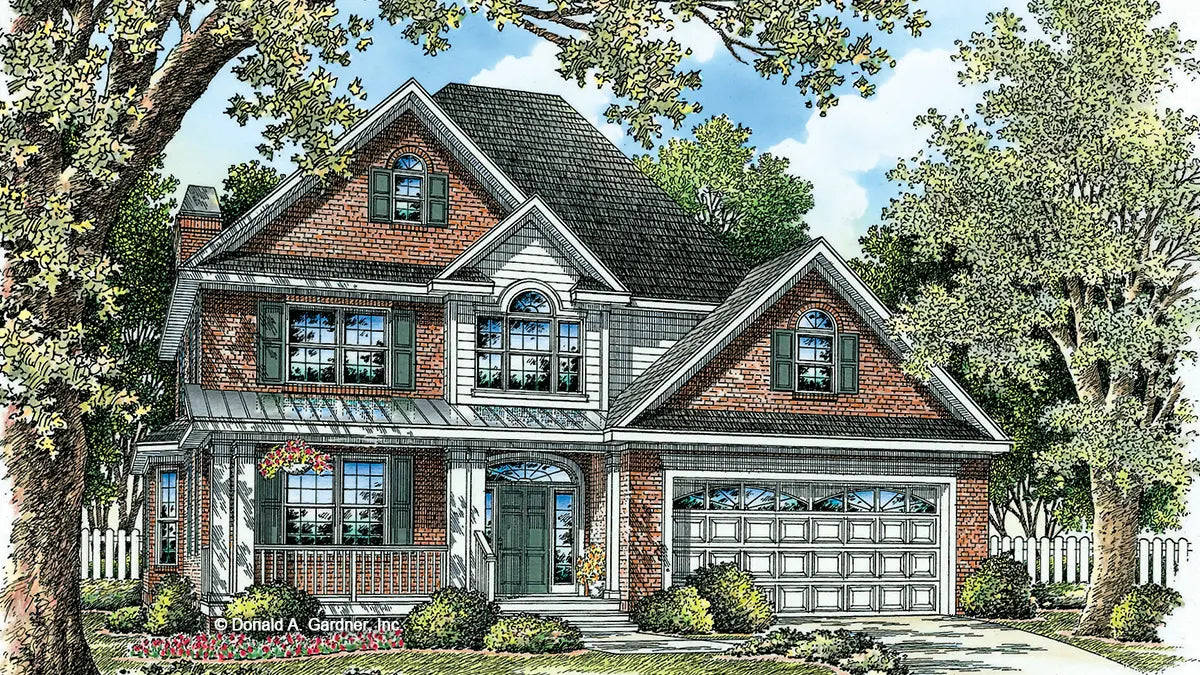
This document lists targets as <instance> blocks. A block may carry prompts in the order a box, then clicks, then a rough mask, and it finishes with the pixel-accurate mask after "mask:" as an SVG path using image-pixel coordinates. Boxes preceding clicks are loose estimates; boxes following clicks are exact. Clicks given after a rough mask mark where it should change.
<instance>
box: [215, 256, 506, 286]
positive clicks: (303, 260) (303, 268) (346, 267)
mask: <svg viewBox="0 0 1200 675" xmlns="http://www.w3.org/2000/svg"><path fill="white" fill-rule="evenodd" d="M201 267H202V268H203V269H205V270H209V271H215V272H236V273H239V274H266V275H279V276H289V277H302V278H305V279H339V280H351V279H352V280H356V281H357V280H361V281H383V282H390V283H397V284H425V283H429V281H430V280H431V279H433V278H434V277H436V276H437V274H438V272H440V271H442V266H441V265H416V264H412V263H391V262H380V261H377V260H342V259H339V258H312V257H309V256H301V255H288V254H278V253H230V254H226V255H223V256H221V257H220V258H217V259H216V260H213V261H211V262H207V263H204V264H203V265H201ZM462 280H463V281H480V280H482V281H486V278H483V275H482V274H481V273H479V271H478V270H475V272H474V274H470V273H467V274H466V275H465V276H463V277H462Z"/></svg>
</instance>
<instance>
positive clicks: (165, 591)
mask: <svg viewBox="0 0 1200 675" xmlns="http://www.w3.org/2000/svg"><path fill="white" fill-rule="evenodd" d="M150 598H151V599H150V607H149V608H147V610H146V632H147V633H150V634H151V635H174V634H175V633H188V632H191V631H194V630H196V629H197V628H199V627H200V606H199V604H197V602H196V592H195V591H194V590H193V589H192V582H191V581H188V579H187V578H186V577H181V576H179V575H178V574H168V575H167V576H166V577H165V578H164V579H163V580H162V581H160V582H158V585H157V586H155V587H154V591H153V592H151V594H150Z"/></svg>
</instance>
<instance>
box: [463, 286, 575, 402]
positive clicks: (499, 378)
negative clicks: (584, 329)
mask: <svg viewBox="0 0 1200 675" xmlns="http://www.w3.org/2000/svg"><path fill="white" fill-rule="evenodd" d="M506 309H507V312H506V313H505V315H504V316H481V317H479V320H478V323H477V324H476V332H475V347H476V359H475V387H476V388H477V389H489V390H510V391H540V392H548V393H577V392H579V391H581V375H582V373H581V372H580V366H581V355H582V350H583V343H582V338H581V334H580V324H579V322H578V321H574V320H565V319H560V318H557V317H555V316H554V305H553V304H552V303H551V302H550V299H549V298H548V297H546V295H545V294H544V293H542V292H541V291H537V290H527V291H522V292H520V293H518V294H517V295H516V297H514V298H513V299H512V301H511V302H510V303H509V305H508V307H507V308H506Z"/></svg>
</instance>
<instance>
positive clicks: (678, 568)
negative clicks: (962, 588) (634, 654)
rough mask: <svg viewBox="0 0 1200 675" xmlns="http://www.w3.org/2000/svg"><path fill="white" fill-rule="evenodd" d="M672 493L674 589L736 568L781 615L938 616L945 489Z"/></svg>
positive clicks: (714, 485)
mask: <svg viewBox="0 0 1200 675" xmlns="http://www.w3.org/2000/svg"><path fill="white" fill-rule="evenodd" d="M672 487H673V489H672V493H673V501H672V510H671V523H672V525H671V526H672V530H673V535H672V546H671V549H672V550H671V554H672V563H673V564H672V566H671V576H672V582H673V583H677V584H678V583H685V582H686V581H687V577H688V576H689V575H690V574H691V573H692V572H693V571H694V570H696V569H698V568H700V567H702V566H704V565H710V564H715V563H723V562H733V563H736V564H737V565H738V566H739V567H741V568H742V569H745V570H748V571H750V572H752V573H753V574H754V575H755V577H756V580H757V583H758V584H760V585H761V586H763V587H764V588H766V589H767V592H768V593H769V595H770V597H771V600H772V602H773V603H774V604H775V609H776V612H778V613H779V614H781V615H789V614H807V613H821V612H837V613H854V612H862V613H875V612H895V613H899V612H914V613H932V612H937V611H940V610H939V599H940V598H939V588H940V587H941V585H942V580H943V578H944V575H945V574H947V572H948V570H945V569H942V568H944V567H946V565H945V564H944V562H943V561H944V555H943V542H942V527H941V518H942V517H943V516H942V514H940V513H939V507H938V505H939V502H940V499H939V498H940V492H941V490H943V489H944V487H941V486H936V485H908V484H904V483H897V484H886V485H884V484H833V483H807V482H791V481H769V480H752V479H745V480H736V479H733V480H721V479H712V478H710V479H691V478H676V479H675V480H674V481H673V486H672Z"/></svg>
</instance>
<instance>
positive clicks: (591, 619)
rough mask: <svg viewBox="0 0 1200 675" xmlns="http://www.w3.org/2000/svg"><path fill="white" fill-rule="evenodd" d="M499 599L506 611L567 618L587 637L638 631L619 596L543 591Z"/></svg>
mask: <svg viewBox="0 0 1200 675" xmlns="http://www.w3.org/2000/svg"><path fill="white" fill-rule="evenodd" d="M499 602H500V611H501V612H502V613H503V614H520V613H528V614H540V615H542V616H550V617H558V618H562V619H566V620H567V621H569V622H571V624H572V625H574V626H575V627H576V628H578V629H579V632H581V633H583V637H584V638H585V639H588V640H591V639H595V638H602V637H606V636H609V635H624V634H629V633H634V632H637V624H635V623H633V622H632V621H630V620H629V616H628V615H626V614H625V613H624V612H622V611H621V603H620V602H619V601H617V600H593V599H590V598H578V597H570V596H561V597H555V596H545V595H543V596H526V597H522V598H509V599H504V600H500V601H499Z"/></svg>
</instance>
